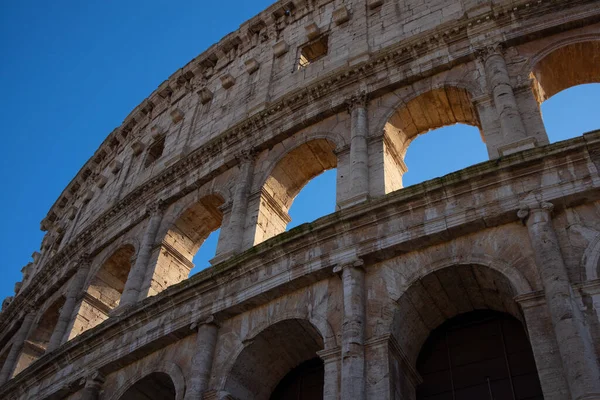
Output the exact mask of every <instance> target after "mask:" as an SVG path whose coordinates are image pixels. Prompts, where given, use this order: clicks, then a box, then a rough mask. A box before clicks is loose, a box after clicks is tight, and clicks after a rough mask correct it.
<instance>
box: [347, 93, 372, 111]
mask: <svg viewBox="0 0 600 400" xmlns="http://www.w3.org/2000/svg"><path fill="white" fill-rule="evenodd" d="M368 102H369V96H368V95H367V93H366V92H365V91H362V92H360V93H357V94H353V95H352V96H350V97H349V98H347V99H346V100H345V101H344V104H345V105H346V108H347V109H348V112H349V113H350V114H352V111H354V109H356V108H366V107H367V103H368Z"/></svg>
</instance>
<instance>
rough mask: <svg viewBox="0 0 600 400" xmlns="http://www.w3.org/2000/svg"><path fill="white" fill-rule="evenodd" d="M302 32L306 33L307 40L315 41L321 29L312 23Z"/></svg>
mask: <svg viewBox="0 0 600 400" xmlns="http://www.w3.org/2000/svg"><path fill="white" fill-rule="evenodd" d="M304 30H305V31H306V37H307V38H308V40H313V39H316V38H318V37H319V35H320V34H321V28H319V26H318V25H317V24H316V23H314V22H311V23H310V24H308V25H306V26H305V27H304Z"/></svg>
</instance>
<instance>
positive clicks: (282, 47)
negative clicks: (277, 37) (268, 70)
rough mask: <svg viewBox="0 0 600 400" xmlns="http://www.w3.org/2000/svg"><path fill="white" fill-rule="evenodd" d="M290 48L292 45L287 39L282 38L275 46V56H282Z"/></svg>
mask: <svg viewBox="0 0 600 400" xmlns="http://www.w3.org/2000/svg"><path fill="white" fill-rule="evenodd" d="M289 49H290V46H289V45H288V44H287V43H286V42H285V40H281V41H279V42H277V43H276V44H275V45H274V46H273V55H275V58H279V57H282V56H283V55H284V54H285V53H287V52H288V51H289Z"/></svg>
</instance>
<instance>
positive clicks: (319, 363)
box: [270, 357, 325, 400]
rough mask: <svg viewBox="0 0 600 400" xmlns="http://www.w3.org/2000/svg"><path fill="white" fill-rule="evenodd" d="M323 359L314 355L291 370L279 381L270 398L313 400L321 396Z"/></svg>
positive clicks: (323, 381)
mask: <svg viewBox="0 0 600 400" xmlns="http://www.w3.org/2000/svg"><path fill="white" fill-rule="evenodd" d="M324 378H325V376H324V366H323V360H321V359H320V358H319V357H315V358H313V359H311V360H308V361H305V362H303V363H302V364H300V365H298V366H297V367H296V368H294V369H293V370H291V371H290V372H289V373H288V374H287V375H286V376H285V377H284V378H283V379H282V380H281V382H279V384H278V385H277V387H276V388H275V390H274V391H273V394H272V395H271V398H270V400H289V399H294V400H313V399H322V398H323V385H324V383H325V379H324Z"/></svg>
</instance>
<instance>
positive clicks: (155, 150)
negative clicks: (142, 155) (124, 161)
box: [144, 136, 165, 168]
mask: <svg viewBox="0 0 600 400" xmlns="http://www.w3.org/2000/svg"><path fill="white" fill-rule="evenodd" d="M164 150H165V137H164V136H161V137H160V138H158V139H156V140H155V141H154V142H153V143H152V144H151V145H150V147H149V148H148V154H147V155H146V162H145V163H144V168H148V167H149V166H151V165H152V164H154V162H155V161H156V160H158V159H159V158H160V157H161V156H162V154H163V152H164Z"/></svg>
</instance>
